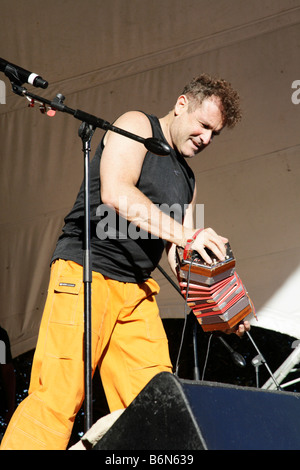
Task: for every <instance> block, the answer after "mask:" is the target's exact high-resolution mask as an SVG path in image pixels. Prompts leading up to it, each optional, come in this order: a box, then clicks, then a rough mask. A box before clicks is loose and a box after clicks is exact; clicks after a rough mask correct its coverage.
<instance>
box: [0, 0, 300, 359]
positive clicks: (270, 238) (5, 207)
mask: <svg viewBox="0 0 300 470" xmlns="http://www.w3.org/2000/svg"><path fill="white" fill-rule="evenodd" d="M0 44H1V53H0V56H1V57H2V58H4V59H6V60H8V61H10V62H12V63H14V64H18V65H20V66H21V67H23V68H25V69H27V70H31V71H34V72H36V73H38V74H40V75H41V76H42V77H43V78H44V79H46V80H47V81H48V82H49V87H48V89H47V90H41V89H33V88H32V87H31V86H30V85H25V86H26V88H28V90H29V91H33V92H34V93H36V94H37V95H40V96H44V97H45V98H47V99H50V100H52V99H53V98H54V97H55V95H56V94H57V93H62V94H63V95H64V96H65V97H66V100H65V104H66V105H67V106H69V107H71V108H73V109H81V110H84V111H86V112H88V113H91V114H94V115H96V116H98V117H101V118H103V119H105V120H107V121H109V122H113V121H114V120H115V118H116V117H117V116H118V115H120V114H121V113H122V112H125V111H127V110H130V109H141V110H144V111H147V112H150V113H153V114H156V115H158V116H162V115H164V114H166V113H167V112H168V111H169V110H170V109H171V108H172V107H173V104H174V102H175V99H176V97H177V96H178V94H179V93H180V92H181V90H182V88H183V86H184V85H185V83H186V82H187V81H189V80H190V78H191V77H193V76H195V75H198V74H199V73H201V72H208V73H211V74H212V75H218V76H221V77H224V78H226V79H227V80H229V81H230V82H231V83H232V84H233V86H234V87H235V88H236V89H238V91H239V93H240V95H241V98H242V108H243V114H244V116H243V120H242V122H241V123H240V124H239V125H238V127H236V128H235V129H234V130H232V131H229V130H226V131H224V132H223V133H222V135H221V136H220V137H218V138H217V139H216V140H215V141H214V142H213V144H212V145H211V146H210V147H209V148H208V149H207V150H206V151H205V152H204V153H203V154H201V155H200V156H199V157H196V158H195V159H193V160H191V161H190V163H191V166H192V168H193V170H194V171H195V174H196V178H197V183H198V200H197V203H198V204H204V222H205V226H207V227H208V226H211V227H213V228H214V229H215V230H216V231H217V232H218V233H220V234H222V235H224V236H227V237H228V238H229V240H230V243H231V246H232V249H233V252H234V254H235V257H236V259H237V271H238V273H239V275H240V276H241V278H242V280H243V281H244V283H245V285H246V286H247V288H248V291H249V293H250V295H251V297H252V300H253V302H254V304H255V306H256V310H257V314H258V319H259V321H258V323H257V322H255V321H254V324H255V325H257V326H261V327H263V328H268V329H274V330H275V331H279V332H281V333H286V334H289V335H291V336H293V337H296V338H300V301H299V283H300V269H299V264H300V249H299V248H300V240H299V238H300V220H299V201H300V185H299V176H300V159H299V152H300V132H299V127H300V104H299V105H297V100H296V101H295V100H294V102H293V101H292V95H293V93H296V90H294V89H293V88H292V83H293V82H294V81H295V80H300V68H299V61H300V57H299V52H300V0H263V1H262V0H259V1H258V0H252V1H251V2H244V1H243V0H226V1H225V0H213V1H211V0H101V1H99V0H87V1H86V2H80V1H79V0H64V1H61V0H51V1H49V0H48V1H47V2H43V3H42V4H41V3H40V2H39V1H38V0H27V1H26V2H23V1H21V0H1V2H0ZM0 80H1V81H2V82H1V83H2V85H3V83H4V84H5V89H6V90H5V100H4V99H3V97H2V101H1V104H0V138H1V172H0V178H1V184H0V191H1V198H0V199H1V234H0V237H1V243H0V250H1V256H0V263H1V264H0V266H1V267H0V273H1V283H0V289H1V291H0V297H1V310H0V324H1V326H2V327H3V328H5V329H6V330H7V332H8V334H9V337H10V340H11V345H12V353H13V355H14V356H17V355H19V354H21V353H23V352H26V351H27V350H29V349H32V348H34V347H35V344H36V339H37V334H38V328H39V323H40V319H41V314H42V311H43V306H44V302H45V298H46V294H47V285H48V279H49V260H50V258H51V254H52V252H53V249H54V246H55V243H56V240H57V237H58V236H59V234H60V231H61V227H62V224H63V218H64V216H65V215H66V213H67V212H68V210H69V209H70V208H71V206H72V204H73V201H74V198H75V196H76V194H77V191H78V188H79V185H80V183H81V180H82V178H83V156H82V150H81V141H80V139H79V137H78V128H79V125H80V122H79V121H77V120H76V119H73V118H72V117H71V116H68V115H66V114H63V113H59V112H57V113H56V116H55V118H49V117H46V116H42V115H41V114H40V112H39V110H38V106H37V105H36V106H35V108H34V109H30V108H28V101H27V100H26V99H25V98H21V97H19V96H16V95H14V94H13V93H12V91H11V87H10V82H9V80H8V78H7V77H5V75H4V74H1V75H0ZM1 96H2V95H1ZM294 96H296V98H297V96H298V95H297V94H296V95H294ZM299 96H300V93H299ZM4 101H5V102H4ZM102 133H103V131H101V130H96V132H95V134H94V137H93V139H92V152H91V153H92V154H93V153H94V151H95V149H96V147H97V145H98V142H99V140H100V138H101V136H102ZM161 266H162V267H163V268H164V269H165V270H166V271H167V272H168V273H169V274H170V272H169V270H168V267H167V264H166V259H163V260H162V262H161ZM154 277H155V278H156V279H157V280H158V282H159V284H160V286H161V292H160V294H159V296H158V303H159V306H160V311H161V316H162V317H169V318H181V317H183V312H184V308H183V301H182V299H181V298H180V297H179V295H178V294H177V293H176V291H175V290H174V288H173V287H172V286H171V285H170V283H169V282H168V281H167V280H166V279H165V278H164V276H163V275H162V274H161V273H160V272H158V271H157V270H156V272H155V273H154Z"/></svg>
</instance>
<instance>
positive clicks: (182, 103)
mask: <svg viewBox="0 0 300 470" xmlns="http://www.w3.org/2000/svg"><path fill="white" fill-rule="evenodd" d="M188 103H189V101H188V98H187V96H186V95H180V96H179V97H178V98H177V101H176V104H175V108H174V111H175V116H178V115H179V114H181V112H182V111H184V110H185V109H187V107H188Z"/></svg>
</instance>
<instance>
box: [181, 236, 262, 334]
mask: <svg viewBox="0 0 300 470" xmlns="http://www.w3.org/2000/svg"><path fill="white" fill-rule="evenodd" d="M207 252H208V254H209V256H210V257H211V258H212V259H213V258H214V257H215V255H214V254H213V253H212V252H210V251H209V250H207ZM176 258H177V260H176V261H177V275H178V281H179V286H180V290H181V293H182V295H183V296H184V298H185V299H186V301H187V304H188V306H189V307H190V308H191V310H192V311H193V313H194V314H195V315H196V317H197V319H198V321H199V323H200V324H201V326H202V328H203V330H204V331H215V330H217V331H225V330H228V329H231V328H233V327H234V326H235V325H237V324H238V323H240V322H241V321H242V320H243V319H244V318H245V317H247V316H248V315H249V314H250V313H251V312H253V305H252V302H251V300H250V298H249V296H248V293H247V291H246V289H245V286H244V285H243V283H242V281H241V279H240V277H239V276H238V274H237V272H236V270H235V259H234V256H233V253H232V250H231V248H230V245H229V243H227V244H226V259H225V261H220V260H216V259H213V263H212V264H211V265H209V264H207V263H206V262H205V261H204V260H203V259H202V257H201V256H200V255H199V254H198V253H197V252H195V251H193V252H191V251H190V252H188V254H187V256H186V257H185V258H184V250H183V249H182V248H179V247H177V249H176ZM253 313H254V312H253Z"/></svg>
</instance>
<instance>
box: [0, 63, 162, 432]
mask: <svg viewBox="0 0 300 470" xmlns="http://www.w3.org/2000/svg"><path fill="white" fill-rule="evenodd" d="M0 71H3V72H4V73H5V74H6V75H7V76H8V78H9V80H10V82H11V85H12V90H13V92H14V93H15V94H17V95H19V96H22V97H26V98H27V99H28V100H29V105H28V107H30V108H33V107H34V105H35V103H37V104H38V105H39V109H40V110H41V111H42V114H44V115H46V116H50V115H53V113H54V112H55V111H61V112H64V113H67V114H70V115H72V116H73V117H74V118H76V119H79V120H80V121H82V124H81V126H80V128H79V131H78V134H79V136H80V137H81V140H82V143H83V149H82V150H83V154H84V254H83V283H84V319H85V332H84V358H85V361H84V367H85V374H84V375H85V378H84V381H85V426H84V427H85V431H87V430H88V429H90V427H91V425H92V370H91V362H92V361H91V283H92V269H91V266H92V260H91V252H90V208H89V197H90V196H89V181H90V176H89V165H90V163H89V152H90V144H91V139H92V136H93V133H94V131H95V129H96V128H100V129H103V130H105V131H112V132H116V133H118V134H121V135H123V136H125V137H128V138H129V139H132V140H135V141H137V142H140V143H141V144H143V145H144V146H145V148H146V149H147V150H149V151H151V152H152V153H155V154H158V155H162V156H163V155H168V154H169V153H170V152H171V148H170V147H169V145H168V144H167V143H166V142H164V141H162V140H160V139H156V138H154V137H153V138H152V137H150V138H147V139H144V138H143V137H140V136H138V135H136V134H132V133H131V132H127V131H125V130H124V129H120V128H118V127H116V126H113V125H112V124H110V123H109V122H108V121H105V120H104V119H101V118H98V117H96V116H94V115H92V114H89V113H86V112H85V111H81V110H80V109H72V108H69V107H68V106H66V105H65V104H64V100H65V97H64V96H63V95H62V94H61V93H58V94H57V95H56V96H55V98H54V99H53V100H52V101H51V100H48V99H46V98H43V97H41V96H37V95H35V94H33V93H31V92H29V91H27V89H26V88H25V87H23V86H22V84H23V83H25V82H27V83H30V84H32V85H34V86H37V87H38V86H39V87H42V88H47V86H48V82H46V81H45V80H43V79H42V77H40V76H38V75H37V74H32V73H31V72H28V71H27V70H25V69H22V68H21V67H19V66H17V65H13V64H10V63H9V62H7V61H6V60H4V59H0ZM47 108H48V110H49V111H48V112H47Z"/></svg>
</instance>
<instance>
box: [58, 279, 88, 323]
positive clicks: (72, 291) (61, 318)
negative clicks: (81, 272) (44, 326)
mask: <svg viewBox="0 0 300 470" xmlns="http://www.w3.org/2000/svg"><path fill="white" fill-rule="evenodd" d="M82 285H83V281H82V279H78V278H77V277H76V278H75V277H70V276H60V277H59V278H58V279H57V281H56V283H55V285H54V300H53V305H52V312H51V316H50V322H53V323H63V324H69V325H74V324H76V323H81V322H82V321H83V315H84V312H83V309H84V305H83V301H84V299H83V293H82Z"/></svg>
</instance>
